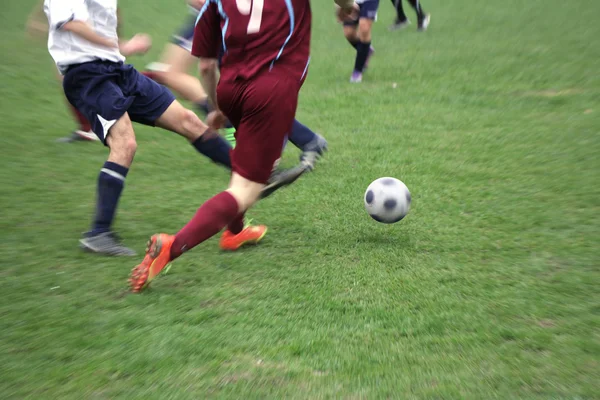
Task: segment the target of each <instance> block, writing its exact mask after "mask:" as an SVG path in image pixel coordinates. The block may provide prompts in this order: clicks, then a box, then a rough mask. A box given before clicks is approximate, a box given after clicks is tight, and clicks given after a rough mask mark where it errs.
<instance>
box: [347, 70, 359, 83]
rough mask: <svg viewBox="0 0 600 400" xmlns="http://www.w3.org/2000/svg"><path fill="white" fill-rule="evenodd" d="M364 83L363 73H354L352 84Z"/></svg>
mask: <svg viewBox="0 0 600 400" xmlns="http://www.w3.org/2000/svg"><path fill="white" fill-rule="evenodd" d="M361 82H362V72H358V71H354V72H352V76H350V83H361Z"/></svg>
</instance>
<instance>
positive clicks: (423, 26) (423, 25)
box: [417, 14, 431, 32]
mask: <svg viewBox="0 0 600 400" xmlns="http://www.w3.org/2000/svg"><path fill="white" fill-rule="evenodd" d="M430 20H431V14H425V15H424V16H423V18H419V25H418V26H417V30H418V31H421V32H424V31H426V30H427V27H428V26H429V21H430Z"/></svg>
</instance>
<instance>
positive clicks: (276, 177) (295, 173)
mask: <svg viewBox="0 0 600 400" xmlns="http://www.w3.org/2000/svg"><path fill="white" fill-rule="evenodd" d="M309 170H310V168H309V167H308V166H306V165H305V164H300V165H297V166H295V167H293V168H289V169H280V170H276V171H274V172H273V173H272V174H271V177H270V178H269V180H268V181H267V184H266V186H265V187H264V188H263V190H262V192H261V193H260V198H261V199H264V198H266V197H269V196H270V195H272V194H273V193H274V192H275V191H276V190H278V189H281V188H282V187H284V186H288V185H291V184H292V183H294V182H295V181H296V179H298V178H300V176H302V174H303V173H305V172H306V171H309Z"/></svg>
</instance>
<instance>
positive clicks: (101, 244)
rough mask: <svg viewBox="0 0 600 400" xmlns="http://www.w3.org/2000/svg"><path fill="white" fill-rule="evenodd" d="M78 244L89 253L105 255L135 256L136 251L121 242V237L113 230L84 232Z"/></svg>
mask: <svg viewBox="0 0 600 400" xmlns="http://www.w3.org/2000/svg"><path fill="white" fill-rule="evenodd" d="M79 246H80V247H81V248H82V249H83V250H85V251H88V252H90V253H98V254H104V255H107V256H135V255H136V252H135V251H133V250H131V249H130V248H128V247H125V246H123V245H122V244H121V239H120V238H119V237H118V236H117V234H116V233H114V232H104V233H98V234H96V235H90V234H87V233H86V234H84V235H83V237H82V238H81V239H80V240H79Z"/></svg>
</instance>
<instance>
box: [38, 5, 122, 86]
mask: <svg viewBox="0 0 600 400" xmlns="http://www.w3.org/2000/svg"><path fill="white" fill-rule="evenodd" d="M44 12H45V13H46V16H47V17H48V24H49V26H50V32H49V34H48V50H49V51H50V55H51V56H52V58H53V59H54V62H55V63H56V66H57V67H58V70H59V71H60V73H61V74H63V75H64V74H65V72H66V70H67V68H68V67H69V66H70V65H73V64H81V63H84V62H89V61H94V60H105V61H113V62H122V61H125V57H123V55H122V54H121V53H120V52H119V49H118V48H116V47H115V48H109V47H104V46H100V45H97V44H94V43H91V42H89V41H87V40H86V39H84V38H82V37H80V36H78V35H75V34H74V33H72V32H69V31H64V30H62V29H61V28H62V26H63V25H64V24H66V23H67V22H70V21H83V22H87V23H88V24H89V25H90V26H91V27H92V28H93V29H94V30H95V31H96V33H98V34H99V35H101V36H104V37H107V38H111V39H114V40H115V41H117V40H118V36H117V0H45V1H44Z"/></svg>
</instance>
